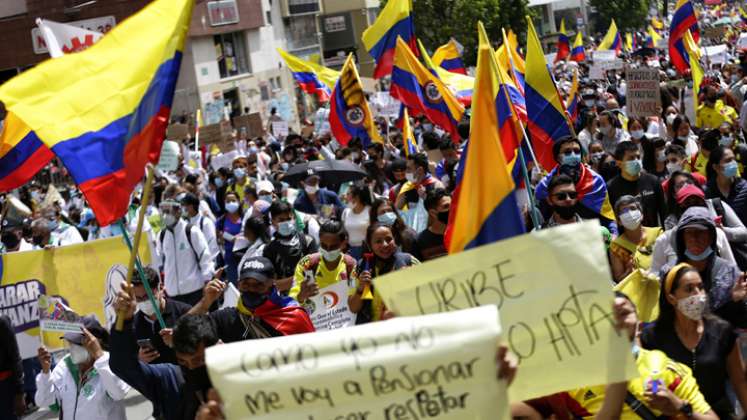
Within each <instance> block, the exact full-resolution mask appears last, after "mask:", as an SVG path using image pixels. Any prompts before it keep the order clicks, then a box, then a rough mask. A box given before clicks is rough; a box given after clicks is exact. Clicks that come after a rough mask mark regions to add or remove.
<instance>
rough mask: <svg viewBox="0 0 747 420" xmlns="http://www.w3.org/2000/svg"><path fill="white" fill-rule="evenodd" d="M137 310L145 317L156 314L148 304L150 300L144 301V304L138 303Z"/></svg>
mask: <svg viewBox="0 0 747 420" xmlns="http://www.w3.org/2000/svg"><path fill="white" fill-rule="evenodd" d="M137 310H138V311H140V312H142V313H143V314H144V315H145V316H153V315H155V313H156V310H155V309H153V305H152V304H151V303H150V300H146V301H145V302H138V303H137Z"/></svg>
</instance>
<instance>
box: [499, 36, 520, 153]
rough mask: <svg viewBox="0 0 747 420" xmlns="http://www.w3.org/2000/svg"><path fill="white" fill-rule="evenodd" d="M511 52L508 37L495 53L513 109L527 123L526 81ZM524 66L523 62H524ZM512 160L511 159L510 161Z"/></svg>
mask: <svg viewBox="0 0 747 420" xmlns="http://www.w3.org/2000/svg"><path fill="white" fill-rule="evenodd" d="M510 52H511V46H510V44H509V42H508V37H505V38H504V42H503V44H502V45H501V46H500V47H499V48H498V50H497V51H496V52H495V58H496V60H497V61H498V69H499V71H501V72H502V74H505V75H506V77H505V78H504V79H503V80H504V83H505V84H506V86H507V89H508V92H509V97H510V98H511V102H512V103H513V107H514V108H515V110H516V113H517V115H518V116H519V120H521V121H522V122H524V123H525V124H526V123H527V104H526V100H525V99H524V84H523V83H522V82H523V81H524V78H523V75H518V73H519V72H518V70H517V69H516V67H515V66H514V65H513V60H512V59H511V57H510V56H509V54H510ZM522 64H523V60H522ZM509 160H510V159H509Z"/></svg>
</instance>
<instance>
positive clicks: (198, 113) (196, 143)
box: [187, 108, 202, 161]
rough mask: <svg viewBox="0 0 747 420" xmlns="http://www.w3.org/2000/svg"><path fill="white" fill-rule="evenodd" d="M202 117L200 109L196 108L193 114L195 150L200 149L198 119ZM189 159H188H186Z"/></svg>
mask: <svg viewBox="0 0 747 420" xmlns="http://www.w3.org/2000/svg"><path fill="white" fill-rule="evenodd" d="M201 119H202V110H201V109H199V108H198V109H197V113H196V115H195V152H197V151H199V150H200V120H201ZM187 161H189V159H187Z"/></svg>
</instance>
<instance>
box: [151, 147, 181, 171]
mask: <svg viewBox="0 0 747 420" xmlns="http://www.w3.org/2000/svg"><path fill="white" fill-rule="evenodd" d="M178 166H179V143H177V142H175V141H171V140H164V142H163V145H161V156H160V157H159V159H158V165H156V167H157V168H158V169H159V170H161V171H163V172H169V171H175V170H176V168H177V167H178Z"/></svg>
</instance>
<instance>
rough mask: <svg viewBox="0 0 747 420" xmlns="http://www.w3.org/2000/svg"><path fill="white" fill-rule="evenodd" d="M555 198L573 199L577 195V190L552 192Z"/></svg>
mask: <svg viewBox="0 0 747 420" xmlns="http://www.w3.org/2000/svg"><path fill="white" fill-rule="evenodd" d="M553 197H555V199H556V200H575V199H576V197H578V193H577V192H559V193H555V194H553Z"/></svg>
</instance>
